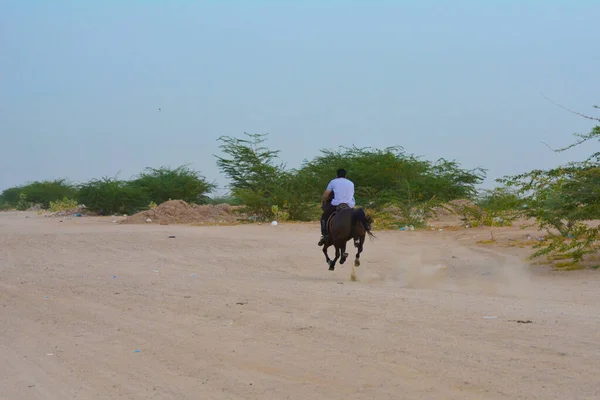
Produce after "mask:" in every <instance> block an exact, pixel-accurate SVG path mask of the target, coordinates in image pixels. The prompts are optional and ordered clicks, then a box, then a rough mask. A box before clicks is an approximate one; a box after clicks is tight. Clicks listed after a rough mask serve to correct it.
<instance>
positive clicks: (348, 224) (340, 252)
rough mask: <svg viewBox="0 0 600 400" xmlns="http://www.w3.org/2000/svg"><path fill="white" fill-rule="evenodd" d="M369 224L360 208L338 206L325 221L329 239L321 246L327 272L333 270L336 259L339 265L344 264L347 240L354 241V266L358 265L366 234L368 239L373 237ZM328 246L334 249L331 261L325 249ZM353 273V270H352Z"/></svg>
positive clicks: (369, 218) (369, 219)
mask: <svg viewBox="0 0 600 400" xmlns="http://www.w3.org/2000/svg"><path fill="white" fill-rule="evenodd" d="M371 222H372V219H371V217H370V216H368V215H366V214H365V211H364V210H363V209H362V208H358V209H354V208H350V207H348V206H347V205H346V204H340V205H339V206H338V207H337V210H336V211H335V212H334V213H333V214H332V215H331V217H329V220H328V221H327V233H328V234H329V239H328V240H327V241H326V242H325V243H324V244H323V254H325V260H327V264H328V265H329V270H330V271H333V270H334V269H335V263H336V262H337V260H338V258H339V260H340V264H344V263H345V262H346V259H347V258H348V253H346V243H347V242H348V240H350V239H353V240H354V247H356V248H357V249H358V252H357V253H356V259H355V260H354V266H355V267H358V266H359V265H360V260H359V258H360V253H362V251H363V244H364V243H365V237H366V235H367V234H368V235H369V236H370V237H372V238H373V237H375V236H374V235H373V233H371ZM330 246H334V247H335V258H334V259H333V260H331V259H330V258H329V255H328V254H327V249H328V248H329V247H330ZM353 271H354V270H353Z"/></svg>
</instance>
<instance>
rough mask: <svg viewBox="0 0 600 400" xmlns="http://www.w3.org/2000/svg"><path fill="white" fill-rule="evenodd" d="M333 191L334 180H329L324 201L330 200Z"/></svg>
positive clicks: (324, 193)
mask: <svg viewBox="0 0 600 400" xmlns="http://www.w3.org/2000/svg"><path fill="white" fill-rule="evenodd" d="M331 192H333V180H331V181H329V184H328V185H327V188H326V189H325V191H324V192H323V201H327V200H329V196H330V195H331Z"/></svg>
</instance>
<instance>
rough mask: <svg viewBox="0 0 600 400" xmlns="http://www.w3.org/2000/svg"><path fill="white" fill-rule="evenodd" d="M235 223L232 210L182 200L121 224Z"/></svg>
mask: <svg viewBox="0 0 600 400" xmlns="http://www.w3.org/2000/svg"><path fill="white" fill-rule="evenodd" d="M236 221H237V217H236V216H235V214H234V208H233V207H231V206H230V205H228V204H219V205H216V206H213V205H206V206H199V205H196V204H194V205H190V204H188V203H186V202H185V201H183V200H169V201H166V202H164V203H162V204H160V205H159V206H158V207H155V208H153V209H152V210H146V211H142V212H140V213H137V214H135V215H132V216H130V217H127V218H126V219H125V220H123V221H122V222H121V223H122V224H148V223H151V224H232V223H235V222H236Z"/></svg>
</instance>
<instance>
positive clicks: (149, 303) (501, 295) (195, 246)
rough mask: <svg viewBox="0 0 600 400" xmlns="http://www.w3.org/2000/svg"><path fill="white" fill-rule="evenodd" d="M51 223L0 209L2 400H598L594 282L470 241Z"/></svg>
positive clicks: (599, 281)
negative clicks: (334, 243)
mask: <svg viewBox="0 0 600 400" xmlns="http://www.w3.org/2000/svg"><path fill="white" fill-rule="evenodd" d="M59 221H60V219H58V218H44V217H40V216H37V215H36V214H35V213H0V288H1V290H0V312H1V317H2V318H1V321H2V324H1V325H0V360H1V362H0V398H2V399H11V400H25V399H60V400H64V399H121V398H122V399H215V400H218V399H299V400H306V399H370V400H376V399H544V400H550V399H561V400H564V399H599V398H600V330H599V329H598V328H599V327H600V311H599V310H600V304H599V302H598V296H599V294H600V275H599V272H594V271H572V272H563V273H555V272H548V271H547V270H546V269H544V268H542V267H539V266H538V267H531V266H528V265H527V264H526V263H524V262H523V261H521V260H522V259H523V255H524V254H525V253H523V252H524V250H522V249H518V248H513V249H500V248H496V247H493V248H492V247H489V246H488V247H486V246H481V245H477V244H476V241H477V240H479V239H482V238H483V239H484V236H486V234H485V232H483V231H477V230H463V231H460V232H447V231H444V232H432V231H428V232H417V231H415V232H401V231H393V232H392V231H388V232H377V236H378V239H377V240H376V241H374V242H372V243H371V242H369V241H367V243H366V245H365V251H364V253H363V256H362V258H361V260H362V265H361V267H360V268H358V270H357V273H358V281H356V282H352V281H351V280H350V270H351V268H352V267H351V265H352V261H353V254H351V257H350V259H349V262H348V263H347V264H345V265H344V266H338V268H337V269H336V271H334V272H330V271H328V269H327V265H326V264H325V260H324V257H323V255H322V253H321V252H320V249H319V248H318V247H317V246H316V242H317V241H318V236H319V230H318V227H317V226H316V225H295V224H289V225H288V224H280V225H279V226H270V225H260V226H258V225H252V226H250V225H245V226H234V227H196V226H173V225H168V226H158V225H153V226H146V225H119V224H114V223H111V219H110V218H108V219H104V218H93V217H89V218H70V219H69V218H65V219H64V222H59ZM515 234H516V233H515ZM171 235H174V236H176V237H175V238H168V236H171ZM518 235H523V232H519V233H518ZM477 236H481V237H480V238H479V239H478V238H477ZM352 250H354V249H353V248H352ZM486 317H488V318H486ZM516 320H531V321H532V323H528V324H523V323H517V322H516Z"/></svg>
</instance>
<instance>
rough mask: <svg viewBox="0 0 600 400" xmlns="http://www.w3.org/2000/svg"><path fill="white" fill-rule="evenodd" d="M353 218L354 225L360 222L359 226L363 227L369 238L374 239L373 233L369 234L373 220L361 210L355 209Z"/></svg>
mask: <svg viewBox="0 0 600 400" xmlns="http://www.w3.org/2000/svg"><path fill="white" fill-rule="evenodd" d="M353 217H354V222H355V223H356V222H360V223H361V224H363V226H364V227H365V231H366V232H367V234H368V235H369V236H370V237H371V238H376V237H375V235H373V232H371V224H372V223H373V218H371V216H370V215H367V214H366V213H365V210H363V209H362V208H359V209H357V210H356V211H354V216H353Z"/></svg>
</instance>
